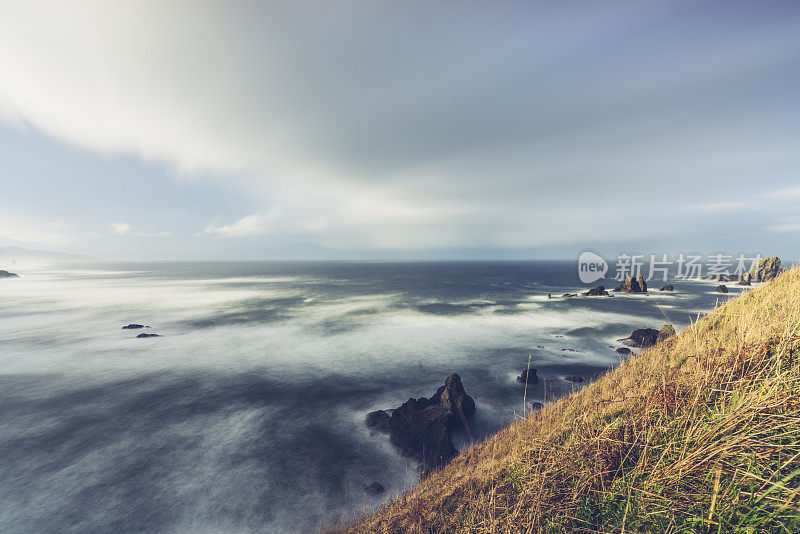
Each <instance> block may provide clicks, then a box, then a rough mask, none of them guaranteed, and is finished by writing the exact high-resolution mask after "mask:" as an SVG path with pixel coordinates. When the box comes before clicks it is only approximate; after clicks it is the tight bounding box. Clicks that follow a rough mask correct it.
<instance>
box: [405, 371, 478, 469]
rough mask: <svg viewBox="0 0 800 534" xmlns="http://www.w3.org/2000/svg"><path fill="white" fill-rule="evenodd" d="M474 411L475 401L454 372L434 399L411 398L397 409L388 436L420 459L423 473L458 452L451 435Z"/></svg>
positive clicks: (445, 461) (447, 460)
mask: <svg viewBox="0 0 800 534" xmlns="http://www.w3.org/2000/svg"><path fill="white" fill-rule="evenodd" d="M474 414H475V401H474V400H473V399H472V397H470V396H469V395H467V392H466V391H464V386H463V385H462V384H461V377H459V376H458V374H456V373H453V374H452V375H450V376H448V377H447V380H446V381H445V383H444V385H443V386H442V387H440V388H439V389H438V390H437V391H436V393H435V394H434V395H433V396H432V397H431V398H429V399H427V398H425V397H422V398H419V399H414V398H411V399H408V400H407V401H406V402H404V403H403V405H402V406H400V407H399V408H397V409H396V410H394V411H393V412H392V415H391V417H389V437H390V439H391V441H392V443H393V444H395V445H396V446H397V447H398V448H400V450H401V451H403V453H404V454H407V455H409V456H412V457H413V458H416V459H417V461H419V463H420V470H421V471H422V473H423V474H424V473H427V472H429V471H430V470H432V469H435V468H437V467H440V466H442V465H444V464H446V463H447V462H449V461H450V460H451V459H452V458H453V457H454V456H455V455H456V454H458V451H457V450H456V448H455V447H453V442H452V441H451V440H450V435H451V433H452V431H453V430H455V429H457V428H459V427H460V426H462V425H463V424H464V423H465V422H466V420H467V419H469V418H470V417H472V415H474ZM467 430H469V429H467Z"/></svg>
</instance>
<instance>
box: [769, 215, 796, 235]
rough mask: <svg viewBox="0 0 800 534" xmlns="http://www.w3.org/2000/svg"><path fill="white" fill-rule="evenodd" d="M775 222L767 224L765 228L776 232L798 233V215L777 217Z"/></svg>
mask: <svg viewBox="0 0 800 534" xmlns="http://www.w3.org/2000/svg"><path fill="white" fill-rule="evenodd" d="M775 223H776V224H773V225H771V226H768V227H767V228H766V230H767V231H768V232H777V233H791V234H797V233H800V216H787V217H778V218H777V220H776V221H775Z"/></svg>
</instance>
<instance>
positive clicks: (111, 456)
mask: <svg viewBox="0 0 800 534" xmlns="http://www.w3.org/2000/svg"><path fill="white" fill-rule="evenodd" d="M19 272H20V274H21V275H22V277H21V278H19V279H13V280H12V279H9V280H0V531H2V532H4V533H22V532H26V533H27V532H31V533H32V532H56V531H58V532H65V531H74V532H223V531H224V532H297V531H309V530H311V531H313V530H315V529H317V528H319V527H320V526H321V525H325V524H327V522H328V521H330V520H331V519H332V518H335V517H337V516H342V515H345V516H346V515H347V514H353V513H357V512H358V511H360V510H362V509H363V508H364V507H374V506H377V505H379V504H380V503H381V502H382V501H383V500H385V499H387V498H390V497H392V496H393V495H396V494H397V493H398V492H400V491H402V490H403V489H404V488H406V487H408V486H409V485H411V484H413V483H414V481H415V478H416V464H415V462H414V461H413V460H411V459H408V458H404V457H402V456H401V455H400V454H399V453H398V452H397V451H396V450H395V449H394V448H393V447H392V446H391V445H390V444H389V440H388V437H387V436H385V435H382V434H373V433H370V431H369V430H368V429H366V428H365V426H364V424H363V420H364V416H365V414H366V413H368V412H369V411H372V410H376V409H386V408H394V407H396V406H399V405H400V404H401V403H403V402H404V401H405V400H407V399H408V398H409V397H412V396H413V397H420V396H429V395H431V394H432V393H433V392H434V391H435V390H436V388H437V387H438V386H440V385H441V384H442V383H443V381H444V379H445V377H446V376H447V375H448V374H450V373H452V372H458V373H459V374H460V375H461V378H462V381H463V383H464V387H465V388H466V390H467V392H468V393H469V394H470V395H472V396H473V397H474V399H475V402H476V404H477V414H476V416H475V418H474V420H473V421H472V423H471V427H472V431H473V434H474V435H475V437H476V438H477V439H480V438H483V437H485V436H487V435H488V434H490V433H492V432H494V431H496V430H497V429H498V428H500V427H501V426H502V425H505V424H507V423H509V422H510V421H512V420H513V418H514V417H515V413H519V412H520V411H521V410H522V388H521V387H520V385H519V384H518V383H517V382H516V381H515V377H516V376H517V375H518V374H519V373H520V371H521V370H522V369H523V368H525V366H526V365H527V361H528V355H529V354H533V358H532V365H533V366H534V367H535V368H537V369H538V370H539V377H540V382H539V384H538V385H537V386H532V387H531V389H529V391H528V400H529V401H541V402H544V400H545V399H544V390H545V388H544V384H545V383H547V391H548V393H549V394H551V395H560V394H563V393H565V392H567V391H569V390H570V388H572V387H574V386H573V385H572V384H571V383H569V382H566V381H564V376H566V375H572V374H576V375H581V376H583V377H584V378H585V379H589V378H590V377H592V376H595V375H596V374H598V373H600V372H602V371H603V370H605V369H607V368H609V367H611V366H614V365H615V364H617V363H618V362H619V356H618V354H617V353H616V352H615V350H614V348H612V346H613V347H616V346H619V344H618V343H617V342H616V340H617V339H618V338H621V337H625V336H627V335H628V334H630V332H631V331H632V330H633V329H635V328H642V327H655V328H658V327H659V326H661V325H662V324H664V323H667V322H671V323H673V324H674V325H675V326H676V327H677V328H680V327H683V326H685V324H687V323H688V321H689V320H690V318H694V317H696V316H697V314H698V313H701V312H704V311H707V310H708V309H710V308H711V307H713V306H714V304H715V302H716V301H717V299H718V298H727V296H724V295H723V296H721V295H719V294H717V293H715V292H714V287H715V285H716V284H715V283H713V282H700V281H698V282H672V281H671V282H670V283H673V284H674V285H675V289H676V291H675V293H659V292H657V291H656V292H651V293H649V294H648V295H646V296H645V295H623V294H617V295H616V297H615V298H602V297H599V298H579V299H553V300H547V299H546V297H545V295H546V294H547V293H552V294H553V295H554V296H556V295H560V294H561V293H564V292H567V291H571V292H572V291H575V290H577V289H579V288H581V287H583V286H581V285H580V283H579V282H578V279H577V273H576V270H575V264H574V263H573V262H430V263H412V262H405V263H364V262H342V263H310V262H308V263H263V262H250V263H235V262H219V263H140V264H133V263H130V264H122V263H103V264H86V265H80V266H73V267H69V268H67V267H58V268H40V269H31V270H20V271H19ZM607 285H608V286H612V287H613V281H612V283H607ZM654 285H656V284H654ZM656 289H657V287H656ZM738 291H739V288H738V287H737V286H731V293H730V295H731V296H735V295H736V294H738ZM128 323H141V324H144V325H148V326H149V328H148V329H143V330H123V329H121V327H122V326H123V325H127V324H128ZM141 332H148V333H156V334H160V335H161V336H162V337H157V338H150V339H138V338H137V337H136V336H137V334H139V333H141ZM456 445H457V446H458V447H459V448H463V447H466V446H467V445H468V443H467V438H466V436H463V435H462V436H459V437H458V443H457V444H456ZM375 481H377V482H380V483H381V484H382V485H383V486H385V487H386V490H387V491H386V493H384V494H383V495H382V496H380V497H372V496H368V495H366V494H365V492H364V491H363V489H362V488H363V486H364V485H367V484H370V483H372V482H375Z"/></svg>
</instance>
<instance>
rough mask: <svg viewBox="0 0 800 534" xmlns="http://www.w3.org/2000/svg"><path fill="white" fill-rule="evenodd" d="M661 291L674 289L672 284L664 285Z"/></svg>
mask: <svg viewBox="0 0 800 534" xmlns="http://www.w3.org/2000/svg"><path fill="white" fill-rule="evenodd" d="M659 291H673V287H672V284H670V285H666V286H664V287H662V288H661V289H659Z"/></svg>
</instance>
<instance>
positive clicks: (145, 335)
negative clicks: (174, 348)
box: [136, 333, 161, 338]
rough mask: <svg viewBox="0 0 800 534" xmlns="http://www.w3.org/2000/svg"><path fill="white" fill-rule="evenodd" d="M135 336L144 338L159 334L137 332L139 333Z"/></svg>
mask: <svg viewBox="0 0 800 534" xmlns="http://www.w3.org/2000/svg"><path fill="white" fill-rule="evenodd" d="M136 337H138V338H146V337H161V336H160V335H158V334H147V333H141V334H139V335H138V336H136Z"/></svg>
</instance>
